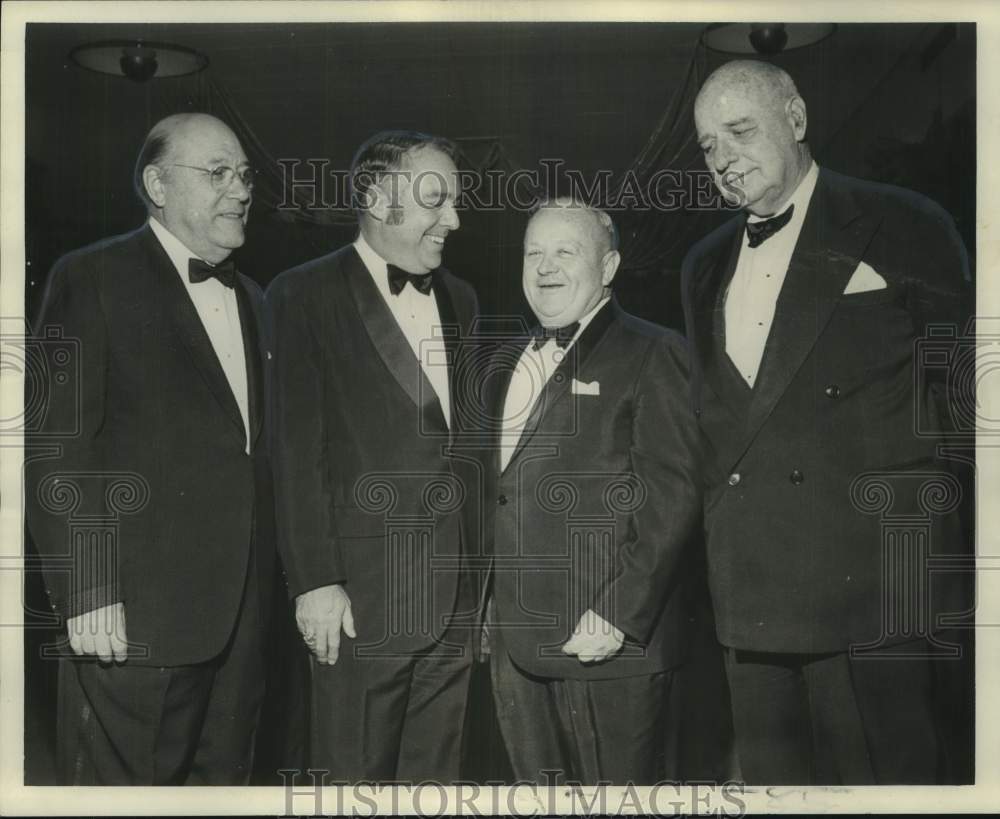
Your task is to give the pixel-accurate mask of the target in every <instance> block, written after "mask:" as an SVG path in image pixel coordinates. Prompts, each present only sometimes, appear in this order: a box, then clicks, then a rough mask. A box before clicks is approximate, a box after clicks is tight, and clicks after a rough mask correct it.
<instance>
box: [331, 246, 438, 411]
mask: <svg viewBox="0 0 1000 819" xmlns="http://www.w3.org/2000/svg"><path fill="white" fill-rule="evenodd" d="M344 277H345V278H346V280H347V288H348V291H349V292H350V294H351V297H352V298H353V299H354V304H355V306H356V307H357V308H358V315H359V316H361V322H362V324H364V326H365V330H367V332H368V335H369V337H370V338H371V340H372V344H374V345H375V349H376V351H378V354H379V356H380V357H381V359H382V361H383V362H384V363H385V366H386V367H387V368H388V370H389V372H390V373H392V377H393V378H395V379H396V381H397V382H398V383H399V386H400V387H402V388H403V390H404V392H406V394H407V395H408V396H409V397H410V400H411V401H412V402H413V403H414V405H415V406H417V407H420V409H421V412H424V413H429V414H430V415H431V417H433V418H435V419H436V422H437V425H438V426H439V427H440V428H441V429H442V430H446V429H447V427H446V426H445V422H444V415H443V413H442V412H441V405H440V403H439V402H438V399H437V394H436V393H435V392H434V388H433V387H432V386H431V384H430V382H429V381H428V380H427V377H426V376H425V375H424V373H423V370H422V369H421V368H420V362H419V361H417V357H416V356H415V355H414V354H413V348H412V347H411V346H410V344H409V342H408V341H407V340H406V336H404V335H403V331H402V330H401V329H400V327H399V324H398V323H397V322H396V319H395V317H394V316H393V315H392V311H390V310H389V307H388V306H387V305H386V303H385V300H384V299H383V298H382V294H381V293H379V291H378V288H377V287H376V286H375V282H373V281H372V277H371V274H370V273H369V272H368V268H366V267H365V264H364V262H362V261H361V257H360V256H358V254H357V252H356V251H355V250H354V249H353V248H352V249H351V254H350V256H348V257H347V258H346V259H345V261H344Z"/></svg>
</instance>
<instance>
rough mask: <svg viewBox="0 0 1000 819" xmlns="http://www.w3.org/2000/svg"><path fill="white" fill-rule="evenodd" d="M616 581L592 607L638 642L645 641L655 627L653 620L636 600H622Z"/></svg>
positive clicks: (607, 586)
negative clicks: (645, 614)
mask: <svg viewBox="0 0 1000 819" xmlns="http://www.w3.org/2000/svg"><path fill="white" fill-rule="evenodd" d="M621 596H622V595H621V592H620V590H619V589H616V588H615V583H614V582H612V583H609V584H607V585H606V586H605V587H604V588H603V589H602V590H601V591H600V592H599V593H598V595H597V597H596V598H595V599H594V602H593V604H592V605H591V608H592V609H593V610H594V611H595V612H597V613H598V614H599V615H600V616H601V617H603V618H604V619H605V620H607V621H608V622H609V623H611V625H613V626H614V627H615V628H616V629H618V630H619V631H621V632H623V633H624V634H625V636H626V637H627V638H628V639H629V640H631V641H633V642H636V643H643V644H644V643H645V642H646V641H647V639H648V637H649V632H650V631H651V629H652V627H653V621H652V620H650V619H649V618H648V617H645V616H644V613H643V611H642V610H641V606H640V605H636V601H629V600H622V599H621Z"/></svg>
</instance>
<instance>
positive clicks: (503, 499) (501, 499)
mask: <svg viewBox="0 0 1000 819" xmlns="http://www.w3.org/2000/svg"><path fill="white" fill-rule="evenodd" d="M497 503H498V504H499V505H500V506H506V505H507V496H506V495H501V496H500V497H499V498H497Z"/></svg>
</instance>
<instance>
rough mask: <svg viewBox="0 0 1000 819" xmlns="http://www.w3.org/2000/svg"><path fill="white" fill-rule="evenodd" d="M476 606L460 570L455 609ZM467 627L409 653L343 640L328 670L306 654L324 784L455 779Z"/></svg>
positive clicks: (317, 766)
mask: <svg viewBox="0 0 1000 819" xmlns="http://www.w3.org/2000/svg"><path fill="white" fill-rule="evenodd" d="M474 609H475V594H474V592H473V589H472V583H471V577H470V576H469V575H468V574H467V573H463V575H462V577H461V578H460V579H459V582H458V592H457V594H456V604H455V612H456V613H469V614H471V613H473V612H474ZM473 622H474V620H473V619H471V618H470V620H469V623H466V624H452V625H450V626H448V627H447V628H446V629H445V631H444V633H443V634H442V635H441V638H440V639H438V640H436V641H435V642H433V643H431V644H430V645H428V646H425V647H423V648H421V649H419V650H415V651H408V652H394V653H389V652H385V653H379V652H378V649H375V650H371V649H372V648H373V647H371V646H369V647H365V646H363V645H358V644H357V643H356V641H354V640H351V639H350V638H348V637H345V636H343V635H341V643H340V654H339V657H338V659H337V662H336V663H335V664H334V665H325V664H322V663H319V662H317V661H316V659H315V657H310V678H311V691H312V703H311V708H310V711H311V714H310V726H309V727H310V754H309V763H310V764H309V767H310V768H311V769H313V770H316V771H323V772H324V782H325V783H326V784H334V783H338V782H344V783H348V782H362V781H366V782H425V781H433V782H439V783H441V784H445V785H447V784H449V783H452V782H455V781H457V780H459V778H460V764H461V758H462V740H463V737H464V724H465V716H466V713H465V712H466V705H467V703H468V695H469V683H470V678H471V674H472V639H471V635H472V631H473V629H472V623H473Z"/></svg>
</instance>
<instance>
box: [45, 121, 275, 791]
mask: <svg viewBox="0 0 1000 819" xmlns="http://www.w3.org/2000/svg"><path fill="white" fill-rule="evenodd" d="M133 181H134V184H135V189H136V192H137V194H138V195H139V197H140V198H141V199H142V201H143V202H144V204H145V206H146V208H147V210H148V213H149V219H148V221H147V222H146V224H145V225H143V226H142V227H141V228H139V229H138V230H136V231H134V232H132V233H128V234H125V235H123V236H115V237H112V238H110V239H107V240H105V241H102V242H99V243H97V244H95V245H91V246H90V247H86V248H83V249H82V250H77V251H74V252H73V253H70V254H68V255H67V256H65V257H63V258H62V259H61V260H60V261H58V262H57V263H56V265H55V267H54V268H53V270H52V272H51V273H50V275H49V279H48V283H47V288H46V293H45V298H44V301H43V304H42V308H41V314H40V316H39V317H38V320H37V325H36V326H37V327H38V328H39V330H40V333H42V332H57V333H60V334H61V335H62V337H64V338H66V339H72V340H74V344H75V349H76V356H77V358H76V360H75V361H72V362H71V364H72V366H73V367H74V368H75V369H76V372H78V374H79V376H78V383H77V384H76V390H75V391H74V390H67V389H60V387H59V382H57V381H53V383H52V384H51V385H49V386H50V389H49V392H48V395H47V401H48V408H47V414H46V417H45V421H44V425H43V429H42V434H41V435H40V437H39V439H38V442H39V443H41V442H44V443H46V444H56V445H57V446H55V447H54V448H52V453H51V454H52V457H47V458H45V459H41V460H36V461H34V462H32V463H30V464H29V465H28V468H27V473H26V480H27V491H26V498H27V506H28V510H27V511H28V527H29V530H30V533H31V535H32V538H33V540H34V542H35V544H36V546H37V548H38V551H39V553H40V554H41V556H42V559H43V568H44V569H45V577H46V585H47V588H48V593H49V596H50V599H51V602H52V606H53V609H54V610H55V611H56V612H57V613H58V614H59V615H61V617H62V618H63V619H64V621H65V624H66V641H65V645H64V646H63V648H64V651H65V656H64V658H63V659H62V660H61V661H60V662H61V668H60V679H59V714H58V770H59V775H60V779H61V781H62V783H64V784H67V785H125V784H127V785H180V784H198V785H207V784H223V785H238V784H245V783H246V782H247V780H248V777H249V773H250V765H251V757H252V745H253V736H254V729H255V726H256V722H257V714H258V710H259V705H260V700H261V696H262V689H263V667H262V656H261V635H262V631H263V628H264V625H263V624H264V621H265V619H266V614H267V605H266V597H267V592H269V590H270V589H271V579H270V578H271V572H272V567H273V554H274V552H273V511H272V505H273V501H272V491H271V483H270V478H269V467H268V459H267V453H266V450H265V447H264V439H263V437H262V436H261V429H262V426H263V412H264V404H263V378H262V374H261V373H262V370H261V352H260V346H259V343H258V327H259V325H260V308H261V292H260V289H259V288H258V287H257V285H256V284H255V283H254V282H253V281H251V280H250V279H248V278H247V277H245V276H243V275H241V274H239V273H238V272H237V271H236V270H235V268H234V267H233V264H232V262H231V261H230V259H229V256H230V254H231V253H232V251H233V250H235V249H236V248H238V247H240V246H241V245H242V244H243V242H244V231H245V226H246V221H247V215H248V213H249V209H250V200H251V193H252V189H253V171H252V170H251V169H250V167H249V165H248V163H247V158H246V155H245V154H244V152H243V148H242V147H241V145H240V142H239V140H238V139H237V137H236V135H235V134H234V133H233V132H232V131H231V130H230V129H229V128H228V127H227V126H226V125H225V124H224V123H222V122H221V121H219V120H218V119H215V118H214V117H211V116H207V115H204V114H183V115H177V116H172V117H168V118H167V119H164V120H163V121H161V122H159V123H157V124H156V125H155V126H154V127H153V129H152V130H151V131H150V133H149V135H148V136H147V137H146V140H145V142H144V144H143V146H142V148H141V150H140V152H139V157H138V161H137V163H136V165H135V171H134V177H133ZM39 346H40V347H42V348H43V350H45V349H47V346H51V345H45V344H42V345H39ZM48 363H49V365H50V366H52V367H53V368H54V369H53V370H51V371H52V372H55V371H57V370H59V369H61V368H60V366H59V364H60V362H59V361H50V362H48Z"/></svg>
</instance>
